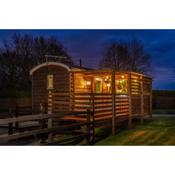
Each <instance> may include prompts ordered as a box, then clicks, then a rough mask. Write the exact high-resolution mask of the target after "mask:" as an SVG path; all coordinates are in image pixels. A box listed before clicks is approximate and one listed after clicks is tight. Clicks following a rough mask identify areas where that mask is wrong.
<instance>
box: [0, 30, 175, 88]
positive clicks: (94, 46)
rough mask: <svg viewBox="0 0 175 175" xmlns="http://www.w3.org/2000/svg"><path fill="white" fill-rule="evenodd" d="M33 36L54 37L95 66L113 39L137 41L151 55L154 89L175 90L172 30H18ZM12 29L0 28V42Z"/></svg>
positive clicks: (77, 58)
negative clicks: (141, 43) (142, 44)
mask: <svg viewBox="0 0 175 175" xmlns="http://www.w3.org/2000/svg"><path fill="white" fill-rule="evenodd" d="M18 31H19V32H20V33H21V34H24V33H27V34H31V35H33V36H38V35H44V36H46V37H47V36H56V37H57V38H58V40H59V41H60V42H61V43H62V44H63V45H64V47H65V48H66V50H67V52H68V53H69V55H71V56H72V58H73V60H74V61H75V63H76V64H78V62H79V61H78V60H79V59H80V58H81V59H82V63H83V66H86V67H92V68H97V67H98V63H99V60H100V59H101V58H102V56H103V54H104V49H105V48H106V47H107V46H108V45H109V44H110V43H111V42H115V41H119V40H121V41H129V40H131V39H133V38H134V37H135V38H137V39H139V40H141V41H142V42H143V43H144V45H145V50H146V52H148V53H149V54H150V56H151V64H152V69H153V81H154V82H153V88H154V89H168V90H172V89H175V30H18ZM13 33H14V30H0V44H1V43H2V41H3V40H4V39H10V38H11V36H12V35H13Z"/></svg>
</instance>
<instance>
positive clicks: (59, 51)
mask: <svg viewBox="0 0 175 175" xmlns="http://www.w3.org/2000/svg"><path fill="white" fill-rule="evenodd" d="M45 55H57V56H60V57H56V58H54V60H52V58H49V60H52V61H58V62H62V63H64V64H67V65H72V64H73V61H72V59H71V57H70V56H69V55H68V54H67V52H66V50H65V48H64V47H63V45H62V44H61V43H60V42H59V41H58V40H57V38H55V37H50V38H46V37H43V36H39V37H33V36H31V35H28V34H25V35H20V34H17V33H15V34H14V35H13V37H12V39H11V40H8V41H4V43H3V47H1V48H0V89H1V90H3V89H5V90H6V89H14V90H16V91H20V90H28V91H30V86H31V81H30V76H29V71H30V70H31V69H32V68H33V67H34V66H36V65H38V64H40V63H42V62H45V61H46V57H45ZM63 58H64V59H63Z"/></svg>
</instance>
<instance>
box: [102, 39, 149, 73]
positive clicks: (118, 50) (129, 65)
mask: <svg viewBox="0 0 175 175" xmlns="http://www.w3.org/2000/svg"><path fill="white" fill-rule="evenodd" d="M99 66H100V67H101V68H111V69H114V70H117V71H134V72H139V73H146V74H148V73H150V56H149V54H148V53H146V52H145V50H144V45H143V44H142V42H141V41H139V40H136V39H133V40H131V41H130V42H116V43H112V44H111V45H110V46H109V47H108V48H107V49H106V52H105V55H104V57H103V58H102V60H100V63H99Z"/></svg>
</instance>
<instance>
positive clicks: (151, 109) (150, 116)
mask: <svg viewBox="0 0 175 175" xmlns="http://www.w3.org/2000/svg"><path fill="white" fill-rule="evenodd" d="M150 117H151V118H152V81H151V83H150Z"/></svg>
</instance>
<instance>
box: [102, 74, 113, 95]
mask: <svg viewBox="0 0 175 175" xmlns="http://www.w3.org/2000/svg"><path fill="white" fill-rule="evenodd" d="M111 88H112V86H111V76H105V77H104V78H103V92H104V93H111V91H112V89H111Z"/></svg>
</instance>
